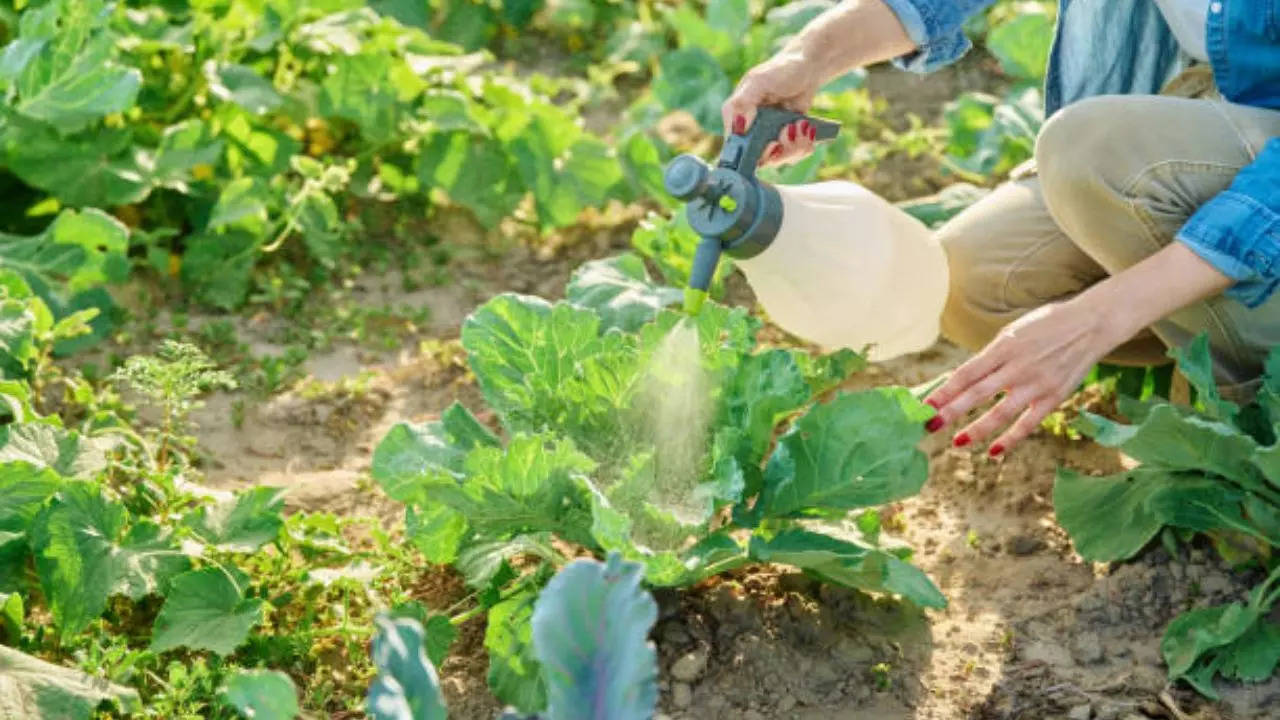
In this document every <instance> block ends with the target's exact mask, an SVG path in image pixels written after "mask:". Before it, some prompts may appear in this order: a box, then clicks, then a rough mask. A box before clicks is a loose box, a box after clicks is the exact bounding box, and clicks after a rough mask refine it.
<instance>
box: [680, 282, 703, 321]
mask: <svg viewBox="0 0 1280 720" xmlns="http://www.w3.org/2000/svg"><path fill="white" fill-rule="evenodd" d="M706 299H707V293H706V291H705V290H699V289H697V288H685V289H684V311H685V312H686V313H688V314H689V315H697V314H698V311H700V310H702V303H703V301H705V300H706Z"/></svg>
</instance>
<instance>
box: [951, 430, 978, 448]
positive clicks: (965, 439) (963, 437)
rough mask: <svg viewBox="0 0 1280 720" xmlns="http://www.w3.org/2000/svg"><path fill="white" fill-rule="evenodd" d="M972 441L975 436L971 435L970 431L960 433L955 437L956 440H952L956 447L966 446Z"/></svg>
mask: <svg viewBox="0 0 1280 720" xmlns="http://www.w3.org/2000/svg"><path fill="white" fill-rule="evenodd" d="M971 442H973V438H970V437H969V433H960V434H959V435H957V436H956V437H955V439H954V440H952V441H951V444H952V445H955V446H956V447H964V446H965V445H968V444H969V443H971Z"/></svg>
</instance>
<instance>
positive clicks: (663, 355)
mask: <svg viewBox="0 0 1280 720" xmlns="http://www.w3.org/2000/svg"><path fill="white" fill-rule="evenodd" d="M644 382H645V386H644V391H643V393H642V396H641V402H642V403H643V408H644V410H645V417H646V425H647V430H648V432H649V434H650V439H651V441H652V442H653V447H654V476H655V477H654V487H653V491H652V492H651V493H650V495H649V502H650V503H652V504H653V505H654V506H656V507H658V508H660V509H662V510H665V511H667V512H669V513H671V514H672V515H674V516H675V517H676V518H677V519H679V520H680V521H681V522H682V523H687V524H693V523H697V522H700V521H701V520H703V515H704V512H705V500H703V499H701V498H699V497H698V496H697V487H698V485H699V484H700V482H701V480H702V469H703V466H704V460H705V455H706V453H707V447H708V439H707V438H708V436H707V431H708V428H709V426H710V422H711V412H712V398H711V391H712V388H711V382H710V378H708V376H707V373H706V371H705V370H704V369H703V367H702V360H701V349H700V347H699V344H698V330H697V328H696V327H695V326H694V324H693V323H692V322H691V321H688V320H684V321H681V322H680V324H679V325H677V326H676V327H675V328H674V329H673V330H672V331H671V332H670V333H669V334H668V335H667V337H666V338H665V339H664V340H663V342H662V345H661V346H659V348H658V350H657V352H655V353H654V355H653V358H652V360H651V361H650V364H649V367H648V369H647V372H646V377H645V379H644Z"/></svg>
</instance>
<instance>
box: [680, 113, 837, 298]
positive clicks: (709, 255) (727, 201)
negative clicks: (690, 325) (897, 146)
mask: <svg viewBox="0 0 1280 720" xmlns="http://www.w3.org/2000/svg"><path fill="white" fill-rule="evenodd" d="M800 120H808V121H809V123H810V124H811V125H813V127H814V129H815V130H817V139H818V140H830V139H831V138H834V137H835V136H836V135H837V134H838V133H839V132H840V126H839V125H838V124H837V123H834V122H831V121H828V120H818V119H816V118H811V117H806V116H805V115H803V114H801V113H798V112H794V111H791V110H784V109H782V108H776V107H764V108H760V109H759V111H758V112H757V113H756V118H755V121H754V122H752V123H751V127H750V128H749V129H748V130H747V131H746V133H744V134H741V135H739V134H737V133H733V134H731V135H729V137H728V138H727V139H726V140H725V143H724V147H723V148H722V149H721V151H720V160H719V162H718V163H717V164H716V166H715V167H714V168H713V167H711V166H709V165H707V163H705V162H703V161H702V160H701V159H700V158H698V157H697V156H695V155H681V156H680V157H677V158H676V159H675V160H672V161H671V163H670V164H669V165H667V170H666V173H665V174H664V176H663V183H664V185H665V186H666V189H667V192H668V193H670V194H671V195H672V196H673V197H675V198H676V199H678V200H682V201H684V202H685V203H687V204H688V205H687V207H686V210H685V212H686V213H687V215H688V217H689V225H690V226H691V227H693V229H694V230H695V231H697V233H698V234H699V235H701V236H702V242H701V243H699V244H698V250H697V253H696V254H695V255H694V260H693V269H692V271H691V272H690V274H689V287H690V289H692V290H697V291H701V292H704V293H705V292H706V290H707V288H709V287H710V285H711V278H712V276H713V275H715V270H716V265H717V264H718V263H719V262H720V254H721V253H722V252H723V253H728V254H729V256H730V257H736V258H749V257H753V256H755V255H759V254H760V253H762V252H764V249H765V248H767V247H769V243H771V242H773V238H774V237H775V236H776V235H777V234H778V228H779V227H781V225H782V198H781V197H780V196H779V195H778V191H777V190H775V189H774V188H773V186H771V185H769V184H768V183H763V182H760V180H758V179H757V178H756V166H757V165H758V164H759V163H760V156H761V154H763V153H764V149H765V147H767V146H768V145H769V143H770V142H772V141H773V140H774V139H775V138H777V137H778V134H779V133H781V132H782V129H783V128H784V127H786V126H787V125H790V124H791V123H794V122H799V121H800ZM697 305H701V303H700V302H699V303H697Z"/></svg>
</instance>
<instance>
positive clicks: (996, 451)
mask: <svg viewBox="0 0 1280 720" xmlns="http://www.w3.org/2000/svg"><path fill="white" fill-rule="evenodd" d="M1002 452H1004V446H1003V445H1001V444H1000V443H996V444H995V445H992V446H991V449H990V450H988V451H987V454H988V455H990V456H991V457H999V456H1000V453H1002Z"/></svg>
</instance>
